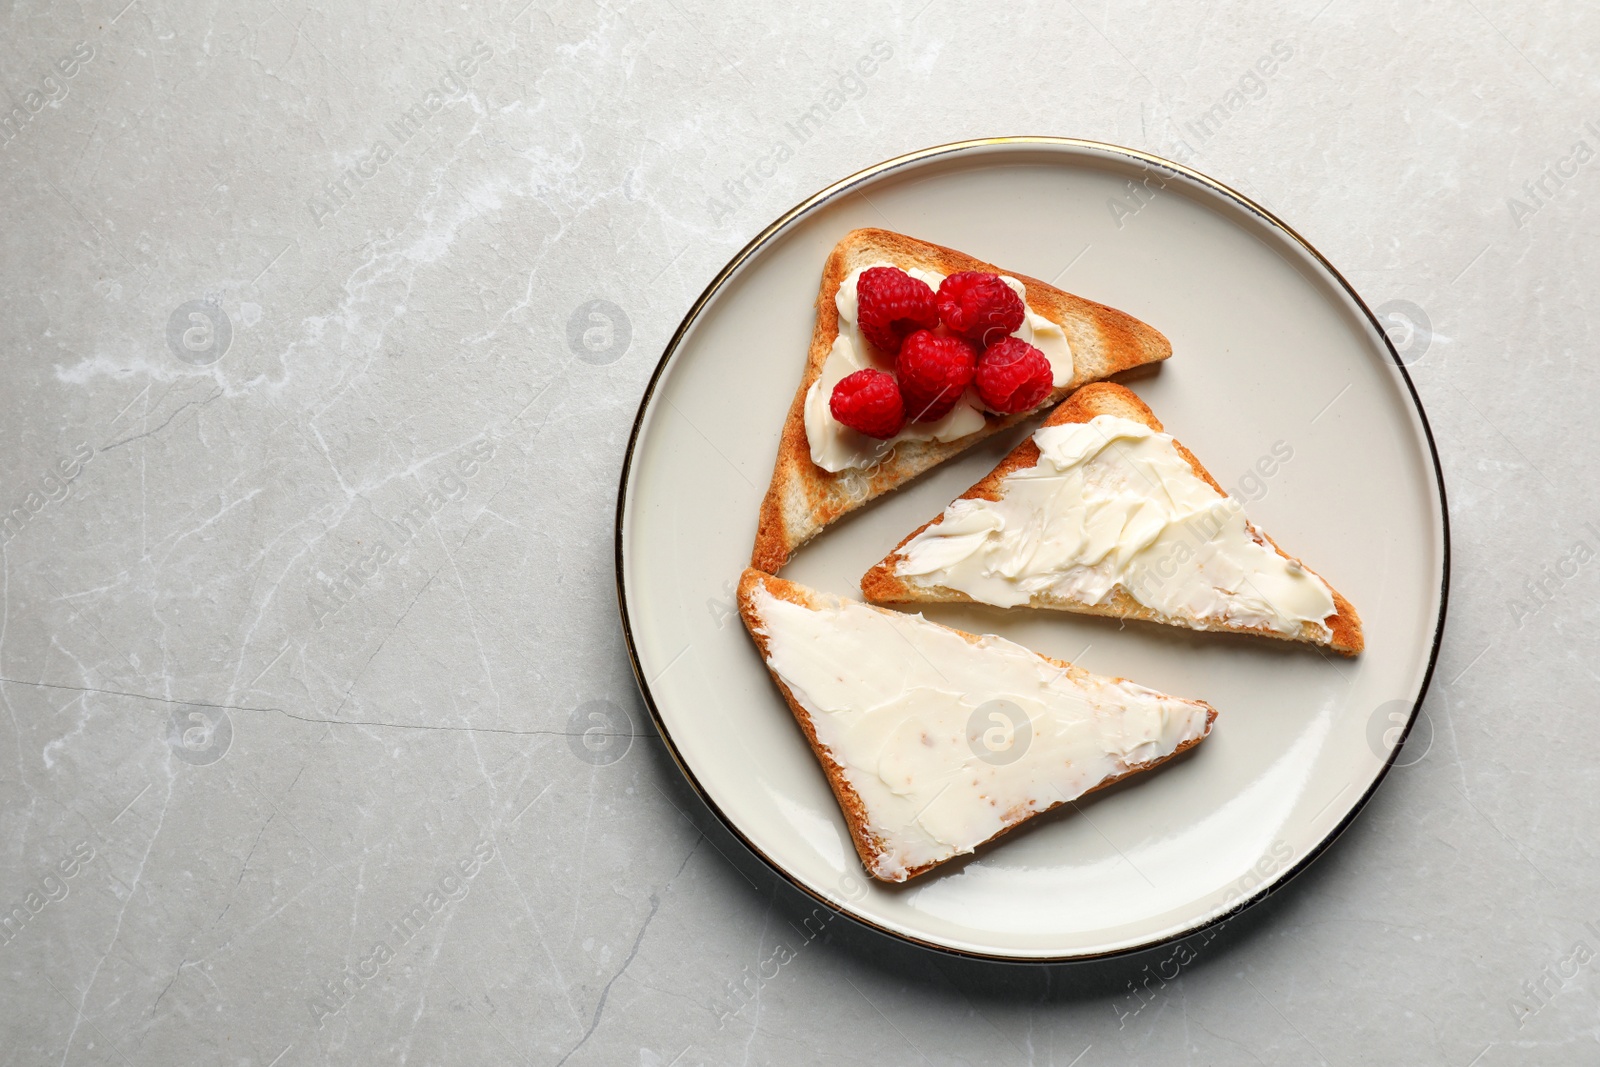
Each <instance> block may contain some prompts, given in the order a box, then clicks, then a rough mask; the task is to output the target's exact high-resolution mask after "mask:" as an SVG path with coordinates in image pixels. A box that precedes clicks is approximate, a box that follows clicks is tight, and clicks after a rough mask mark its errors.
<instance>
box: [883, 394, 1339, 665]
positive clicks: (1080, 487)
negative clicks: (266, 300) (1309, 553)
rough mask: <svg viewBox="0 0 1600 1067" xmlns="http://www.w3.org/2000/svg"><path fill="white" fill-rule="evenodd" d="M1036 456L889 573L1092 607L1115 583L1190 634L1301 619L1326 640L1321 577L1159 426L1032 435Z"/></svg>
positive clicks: (954, 507) (1009, 599) (990, 598)
mask: <svg viewBox="0 0 1600 1067" xmlns="http://www.w3.org/2000/svg"><path fill="white" fill-rule="evenodd" d="M1033 441H1034V443H1035V444H1036V445H1038V446H1039V461H1038V462H1037V463H1036V464H1035V465H1034V466H1032V467H1029V468H1025V469H1022V470H1017V471H1013V472H1012V473H1011V474H1008V475H1006V476H1005V477H1004V478H1003V479H1002V480H1001V484H1000V486H999V495H1000V499H999V500H982V499H976V498H974V499H967V500H957V501H956V502H955V503H953V504H951V505H950V506H949V507H948V508H946V509H945V512H944V516H943V518H942V520H941V521H940V522H938V523H936V524H934V525H932V526H929V527H928V528H927V529H926V530H924V531H922V533H920V534H918V535H917V536H916V537H914V538H912V539H911V540H910V541H909V542H907V543H906V545H905V546H904V547H902V548H901V549H900V557H901V558H900V560H899V561H898V562H897V563H896V564H895V567H894V573H895V574H896V575H898V576H899V577H901V578H902V579H904V580H905V581H906V582H908V583H909V584H911V585H913V586H920V587H923V588H927V587H932V586H944V587H946V588H949V589H955V590H958V591H960V592H963V593H965V594H967V595H968V596H970V597H972V598H973V599H974V600H977V601H980V602H982V603H985V604H994V605H998V606H1000V607H1014V606H1016V605H1019V604H1026V603H1028V602H1029V601H1030V600H1032V599H1033V598H1034V597H1036V596H1045V597H1051V598H1058V599H1062V600H1067V601H1071V602H1074V603H1078V604H1082V605H1086V606H1093V605H1096V604H1100V603H1102V602H1103V601H1104V600H1105V599H1106V597H1107V596H1108V595H1109V594H1110V593H1111V592H1112V591H1113V589H1121V590H1123V591H1124V592H1126V593H1127V594H1128V595H1129V596H1131V597H1132V598H1133V599H1134V600H1136V601H1138V602H1139V603H1140V604H1142V605H1144V606H1145V607H1147V608H1150V609H1152V610H1154V611H1156V612H1158V613H1159V614H1161V615H1162V616H1164V617H1165V618H1166V619H1168V620H1170V621H1174V622H1179V623H1182V624H1183V625H1187V626H1191V627H1194V628H1196V629H1202V630H1204V629H1209V628H1212V627H1213V626H1217V625H1226V626H1249V627H1268V628H1270V629H1272V630H1274V631H1276V632H1278V633H1280V634H1285V635H1289V636H1294V635H1298V634H1299V633H1300V631H1301V626H1302V624H1305V623H1310V624H1312V625H1313V626H1314V627H1316V628H1318V633H1320V634H1321V635H1322V637H1323V638H1324V639H1327V638H1330V637H1331V636H1332V631H1331V630H1330V629H1329V628H1328V626H1327V625H1326V622H1325V620H1326V619H1327V618H1328V616H1330V615H1332V614H1334V612H1335V608H1334V602H1333V594H1332V592H1331V591H1330V590H1329V588H1328V586H1327V584H1326V583H1324V582H1323V581H1322V579H1320V578H1318V577H1317V576H1316V575H1315V574H1312V573H1311V572H1310V571H1308V570H1306V569H1305V568H1304V567H1302V566H1300V565H1299V564H1298V563H1297V562H1295V561H1294V560H1290V559H1286V558H1284V557H1283V556H1281V555H1279V553H1278V552H1277V551H1276V550H1275V549H1274V548H1273V547H1272V546H1271V545H1270V544H1268V543H1266V540H1265V539H1264V538H1263V537H1261V535H1260V533H1259V532H1258V531H1257V530H1256V528H1255V527H1254V526H1252V525H1251V524H1250V522H1249V521H1248V520H1247V519H1246V518H1245V516H1244V513H1243V511H1242V510H1241V509H1240V506H1239V503H1238V501H1236V500H1234V499H1233V498H1232V497H1228V496H1223V495H1222V494H1220V493H1218V492H1217V490H1216V489H1215V488H1213V487H1212V486H1211V485H1210V483H1208V482H1207V481H1206V480H1205V479H1203V478H1201V477H1200V476H1199V475H1198V474H1196V473H1195V471H1194V468H1193V467H1191V466H1190V465H1189V462H1188V460H1187V459H1185V458H1184V457H1183V455H1181V454H1180V453H1179V452H1178V449H1177V446H1176V442H1175V441H1173V439H1172V438H1171V437H1170V436H1168V435H1167V434H1164V433H1157V432H1155V431H1154V430H1151V429H1150V428H1149V427H1147V426H1143V425H1141V424H1140V423H1137V422H1134V421H1132V420H1130V419H1124V418H1119V417H1117V416H1113V415H1099V416H1096V417H1095V418H1094V419H1092V420H1091V421H1089V422H1087V423H1081V424H1080V423H1067V424H1064V425H1060V426H1044V427H1040V429H1039V430H1038V431H1037V432H1035V433H1034V435H1033Z"/></svg>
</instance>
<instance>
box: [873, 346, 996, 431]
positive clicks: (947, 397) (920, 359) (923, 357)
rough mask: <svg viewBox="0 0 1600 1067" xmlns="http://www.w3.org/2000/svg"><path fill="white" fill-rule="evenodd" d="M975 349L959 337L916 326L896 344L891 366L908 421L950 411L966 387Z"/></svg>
mask: <svg viewBox="0 0 1600 1067" xmlns="http://www.w3.org/2000/svg"><path fill="white" fill-rule="evenodd" d="M977 363H978V353H976V352H974V351H973V350H972V346H971V345H969V344H967V342H965V341H963V340H962V339H961V338H959V337H946V336H944V335H942V334H936V333H934V332H933V331H932V330H918V331H917V332H916V333H914V334H912V335H911V336H910V337H907V338H906V341H905V344H903V345H902V346H900V357H899V358H898V359H896V360H895V361H894V370H895V373H896V374H897V375H899V376H900V395H901V396H903V397H904V398H905V405H906V416H907V417H908V418H910V420H911V421H912V422H936V421H937V420H939V419H942V418H944V417H945V416H946V415H948V414H949V413H950V409H951V408H953V407H955V406H956V401H958V400H960V399H961V394H962V393H964V392H966V391H967V386H968V385H969V384H970V383H971V382H972V374H973V371H975V370H976V369H977Z"/></svg>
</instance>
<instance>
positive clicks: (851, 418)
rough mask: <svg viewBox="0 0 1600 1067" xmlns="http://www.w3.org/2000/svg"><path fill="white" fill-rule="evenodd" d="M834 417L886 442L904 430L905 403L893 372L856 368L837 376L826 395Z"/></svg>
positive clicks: (852, 427) (829, 408) (854, 428)
mask: <svg viewBox="0 0 1600 1067" xmlns="http://www.w3.org/2000/svg"><path fill="white" fill-rule="evenodd" d="M828 410H829V411H831V412H833V417H834V418H836V419H838V420H839V421H840V422H842V423H844V424H845V425H846V426H848V427H850V428H851V429H852V430H860V431H861V432H862V433H864V434H866V435H867V436H868V437H876V438H878V439H879V440H881V441H886V440H888V439H889V438H891V437H893V436H894V435H895V434H897V433H899V432H900V431H901V430H903V429H905V425H906V409H905V403H904V402H903V401H902V400H901V399H900V387H899V386H898V385H896V384H895V381H894V375H892V374H885V373H884V372H883V371H881V370H858V371H856V372H855V373H854V374H847V375H845V376H844V377H843V378H841V379H839V384H838V385H835V386H834V387H833V395H832V396H831V397H829V398H828Z"/></svg>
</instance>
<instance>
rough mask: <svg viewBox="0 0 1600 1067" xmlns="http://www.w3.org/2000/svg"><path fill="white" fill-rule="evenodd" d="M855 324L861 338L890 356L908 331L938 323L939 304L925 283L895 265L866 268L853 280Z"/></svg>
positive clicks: (928, 327) (896, 351)
mask: <svg viewBox="0 0 1600 1067" xmlns="http://www.w3.org/2000/svg"><path fill="white" fill-rule="evenodd" d="M856 325H858V326H859V327H861V335H862V336H863V337H865V338H866V339H867V340H869V341H871V342H872V343H873V344H874V345H875V346H876V347H877V348H878V350H879V351H881V352H882V353H883V354H884V355H886V356H889V357H890V358H893V357H894V356H895V355H897V354H898V353H899V352H900V344H901V342H903V341H904V340H905V339H906V335H907V334H909V333H910V332H911V331H912V330H916V329H919V328H920V329H927V330H931V329H933V328H934V327H935V326H937V325H939V306H938V304H937V303H936V302H935V301H934V297H933V290H932V289H930V288H928V283H927V282H920V281H918V280H917V279H915V278H913V277H912V276H911V275H909V274H907V273H906V272H905V271H903V270H901V269H900V268H899V267H868V268H867V269H866V270H864V271H862V272H861V277H860V278H858V279H856Z"/></svg>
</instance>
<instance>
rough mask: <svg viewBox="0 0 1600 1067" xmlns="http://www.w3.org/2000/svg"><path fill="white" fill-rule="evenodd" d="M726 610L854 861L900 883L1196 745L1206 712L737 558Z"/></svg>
mask: <svg viewBox="0 0 1600 1067" xmlns="http://www.w3.org/2000/svg"><path fill="white" fill-rule="evenodd" d="M739 612H740V614H741V615H742V616H743V618H744V622H745V626H746V627H747V628H748V629H749V631H750V636H751V637H752V638H754V640H755V643H756V647H757V648H759V649H760V650H761V657H762V659H763V660H764V661H765V662H766V665H767V669H768V670H769V671H770V672H771V674H772V678H773V680H774V681H775V682H776V683H777V685H778V690H779V691H780V692H781V693H782V694H783V698H784V700H785V701H786V702H787V703H788V705H789V709H790V710H791V711H792V712H793V713H794V717H795V719H796V721H798V722H799V724H800V729H801V731H802V732H803V733H804V734H805V736H806V740H807V741H809V742H810V744H811V748H812V751H813V752H815V753H816V756H817V760H818V762H819V763H821V765H822V770H823V773H824V774H826V775H827V778H828V784H829V785H831V786H832V787H833V794H834V797H835V798H836V799H837V800H838V802H839V808H840V810H841V811H842V812H843V813H844V819H845V823H846V824H847V825H848V826H849V829H850V836H851V838H852V839H853V840H854V841H855V845H856V851H857V852H858V853H859V854H860V856H861V862H862V864H863V865H864V866H865V867H866V869H867V871H868V873H870V874H871V875H872V876H873V877H874V878H877V879H879V880H881V881H885V882H904V881H905V880H907V879H908V878H914V877H916V876H917V875H919V874H922V873H924V872H926V871H929V870H932V869H933V868H934V867H936V866H938V865H939V864H941V863H943V862H945V861H946V860H949V859H952V858H954V857H956V856H959V855H963V854H966V853H969V852H972V851H973V850H974V849H976V848H977V847H978V846H980V845H983V844H985V843H987V842H989V841H992V840H994V839H995V838H997V837H999V836H1000V835H1002V834H1004V833H1006V832H1007V831H1009V830H1011V829H1013V828H1015V827H1016V826H1019V825H1020V824H1022V823H1024V822H1026V821H1027V820H1029V819H1031V818H1033V817H1034V816H1035V815H1039V814H1041V813H1043V812H1046V811H1049V810H1051V809H1052V808H1056V807H1059V806H1061V805H1063V804H1068V803H1071V802H1072V801H1074V800H1077V799H1078V798H1079V797H1081V796H1083V795H1084V794H1086V793H1092V792H1094V791H1095V790H1097V789H1103V788H1104V787H1106V786H1108V785H1110V784H1111V783H1113V782H1116V781H1120V780H1121V779H1123V778H1126V777H1127V776H1129V775H1131V774H1136V773H1138V772H1139V771H1145V770H1149V769H1150V768H1152V767H1155V766H1157V765H1158V764H1161V763H1164V762H1166V761H1167V760H1169V759H1171V758H1172V757H1173V756H1175V755H1177V754H1178V753H1179V752H1183V751H1185V750H1186V749H1189V748H1192V747H1194V746H1195V745H1197V744H1199V743H1200V742H1201V741H1202V740H1204V739H1205V737H1206V736H1207V735H1208V734H1209V733H1210V731H1211V724H1212V723H1213V722H1214V721H1215V719H1216V716H1217V712H1216V709H1215V708H1213V707H1212V706H1211V705H1209V704H1207V703H1205V702H1203V701H1198V700H1180V699H1178V698H1176V697H1169V696H1166V695H1165V694H1162V693H1157V692H1156V691H1154V690H1152V689H1146V688H1144V687H1143V686H1140V685H1135V684H1134V683H1132V682H1129V681H1127V680H1125V679H1122V678H1106V677H1102V676H1100V675H1095V674H1090V673H1089V672H1088V671H1086V670H1084V669H1083V668H1081V667H1075V666H1073V665H1072V664H1070V663H1064V662H1062V661H1061V660H1055V659H1050V658H1048V657H1046V656H1041V655H1039V654H1038V653H1036V652H1030V651H1029V650H1028V649H1026V648H1023V647H1022V646H1021V645H1017V644H1013V643H1012V642H1010V641H1006V640H1003V639H1001V638H999V637H992V636H991V637H979V636H976V635H974V634H969V633H963V632H962V631H960V630H952V629H950V628H949V627H945V626H940V625H939V624H938V623H933V622H929V621H927V620H926V619H924V618H923V617H922V616H920V615H905V614H902V613H900V612H897V611H888V610H885V609H883V608H875V607H872V606H871V605H868V604H861V603H858V602H856V601H853V600H846V599H844V598H842V597H835V596H830V595H828V594H826V593H819V592H817V591H815V590H812V589H809V588H807V587H805V586H803V585H798V584H796V583H794V582H790V581H785V580H784V579H782V578H774V577H772V576H771V575H769V574H764V573H762V572H761V571H757V570H753V569H752V570H746V571H745V572H744V576H743V578H742V579H741V580H740V582H739Z"/></svg>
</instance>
